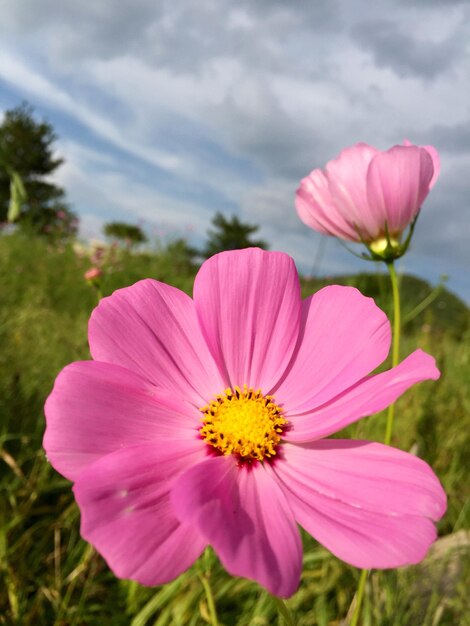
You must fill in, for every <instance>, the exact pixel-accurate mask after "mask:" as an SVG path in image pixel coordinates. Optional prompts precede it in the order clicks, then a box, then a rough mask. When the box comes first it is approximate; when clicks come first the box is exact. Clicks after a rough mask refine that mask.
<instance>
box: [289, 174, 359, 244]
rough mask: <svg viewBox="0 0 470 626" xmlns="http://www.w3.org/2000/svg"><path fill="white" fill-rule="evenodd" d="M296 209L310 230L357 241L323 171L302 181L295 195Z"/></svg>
mask: <svg viewBox="0 0 470 626" xmlns="http://www.w3.org/2000/svg"><path fill="white" fill-rule="evenodd" d="M295 207H296V209H297V213H298V215H299V217H300V219H301V220H302V221H303V222H304V223H305V224H307V226H310V228H313V229H315V230H318V231H320V232H321V233H324V234H325V235H334V236H335V237H340V238H341V239H349V240H351V239H352V240H353V241H356V240H357V232H356V231H355V230H354V228H353V227H352V226H351V223H350V222H348V221H347V220H345V219H344V217H343V216H342V215H341V213H340V212H339V211H338V209H337V207H336V204H335V203H334V202H333V199H332V198H331V194H330V188H329V184H328V179H327V178H326V176H325V174H324V173H323V172H322V170H320V169H316V170H313V172H311V173H310V174H309V175H308V176H306V177H305V178H303V179H302V180H301V181H300V187H299V189H297V192H296V195H295Z"/></svg>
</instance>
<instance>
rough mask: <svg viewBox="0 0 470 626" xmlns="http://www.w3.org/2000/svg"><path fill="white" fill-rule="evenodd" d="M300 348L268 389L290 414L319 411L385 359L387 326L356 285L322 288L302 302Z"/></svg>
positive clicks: (387, 349)
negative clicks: (282, 375) (275, 385)
mask: <svg viewBox="0 0 470 626" xmlns="http://www.w3.org/2000/svg"><path fill="white" fill-rule="evenodd" d="M300 337H301V340H300V345H299V346H298V349H297V352H296V354H295V356H294V359H293V361H292V363H291V365H290V366H289V369H288V372H287V375H286V377H285V379H284V380H283V381H282V382H281V383H280V385H279V387H278V388H277V389H275V390H273V391H272V393H273V394H274V396H275V400H276V402H277V403H278V404H279V403H280V404H281V405H283V407H284V409H285V410H288V411H289V412H290V413H293V414H295V413H299V412H303V411H306V410H311V409H312V408H314V407H319V406H320V405H322V404H323V403H325V402H328V401H329V400H331V399H332V398H334V397H336V396H337V395H338V394H340V393H341V392H343V391H344V390H345V389H348V388H349V387H351V385H353V384H354V383H356V382H358V381H359V380H361V379H362V378H363V377H364V376H366V375H367V374H369V373H370V372H371V371H372V370H374V369H375V368H376V367H377V366H378V365H380V364H381V363H382V362H383V361H384V360H385V358H386V357H387V354H388V351H389V348H390V324H389V322H388V319H387V317H386V315H385V313H384V312H383V311H381V310H380V309H379V308H378V307H377V306H376V304H375V303H374V301H373V300H372V298H366V297H365V296H363V295H362V294H361V293H360V292H359V291H358V290H357V289H355V288H354V287H340V286H337V285H334V286H331V287H325V288H324V289H321V290H320V291H318V292H317V293H315V294H314V295H313V296H311V297H310V298H307V299H306V300H304V302H303V303H302V323H301V333H300Z"/></svg>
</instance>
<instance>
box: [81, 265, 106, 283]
mask: <svg viewBox="0 0 470 626" xmlns="http://www.w3.org/2000/svg"><path fill="white" fill-rule="evenodd" d="M102 274H103V272H102V271H101V270H100V268H99V267H91V268H90V269H89V270H87V271H86V272H85V273H84V274H83V277H84V279H85V280H91V281H93V280H96V279H97V278H100V276H101V275H102Z"/></svg>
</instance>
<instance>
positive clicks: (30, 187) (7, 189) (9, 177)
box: [0, 104, 78, 239]
mask: <svg viewBox="0 0 470 626" xmlns="http://www.w3.org/2000/svg"><path fill="white" fill-rule="evenodd" d="M55 140H56V135H55V133H54V130H53V128H52V126H51V125H50V124H49V123H48V122H46V121H42V122H37V121H36V120H35V119H34V112H33V109H32V108H31V107H30V106H28V105H26V104H22V105H21V106H18V107H16V108H14V109H11V110H9V111H6V113H5V117H4V120H3V122H2V124H1V125H0V222H4V221H6V220H7V219H9V220H10V221H13V220H15V221H16V222H18V224H19V226H20V227H21V228H22V229H24V230H26V231H30V232H33V233H36V234H40V235H45V236H46V237H48V238H50V239H51V238H52V239H64V238H67V237H69V236H73V235H74V234H75V233H76V231H77V226H78V221H77V218H76V216H75V215H74V214H73V212H72V211H71V210H70V208H69V206H68V205H67V203H66V201H65V192H64V190H63V189H62V188H61V187H58V186H57V185H54V184H53V183H51V182H50V181H49V180H48V177H49V176H50V175H51V174H53V173H54V172H55V171H56V169H57V168H58V167H59V166H60V165H61V164H62V163H63V160H62V159H58V158H55V157H54V154H53V153H54V149H53V144H54V142H55Z"/></svg>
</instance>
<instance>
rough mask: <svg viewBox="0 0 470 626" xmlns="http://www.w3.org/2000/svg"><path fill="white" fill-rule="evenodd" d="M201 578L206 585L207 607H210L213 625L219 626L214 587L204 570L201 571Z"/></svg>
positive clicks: (204, 585) (203, 584)
mask: <svg viewBox="0 0 470 626" xmlns="http://www.w3.org/2000/svg"><path fill="white" fill-rule="evenodd" d="M199 579H200V581H201V583H202V586H203V587H204V592H205V594H206V600H207V608H208V609H209V616H210V619H211V626H219V622H218V620H217V611H216V609H215V601H214V596H213V594H212V589H211V586H210V583H209V578H208V576H207V574H205V573H203V572H199Z"/></svg>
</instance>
